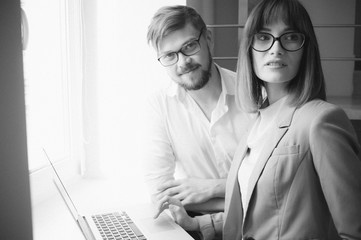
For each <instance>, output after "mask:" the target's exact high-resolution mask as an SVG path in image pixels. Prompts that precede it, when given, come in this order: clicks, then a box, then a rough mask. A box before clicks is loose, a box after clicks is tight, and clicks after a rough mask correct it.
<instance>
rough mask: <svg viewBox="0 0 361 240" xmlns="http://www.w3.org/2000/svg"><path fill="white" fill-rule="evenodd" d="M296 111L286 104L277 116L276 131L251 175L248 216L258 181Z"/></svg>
mask: <svg viewBox="0 0 361 240" xmlns="http://www.w3.org/2000/svg"><path fill="white" fill-rule="evenodd" d="M295 110H296V107H292V106H288V105H287V104H284V105H283V106H282V109H281V111H280V112H279V114H278V116H277V119H276V123H277V125H276V126H275V128H274V130H273V131H272V132H271V133H270V134H269V135H268V136H267V139H266V144H265V146H264V148H263V150H262V153H261V155H260V156H259V158H258V161H257V165H256V166H255V168H254V170H253V172H252V174H251V177H250V179H249V185H248V193H247V199H246V202H245V209H246V213H245V214H247V209H248V206H249V202H250V200H251V197H252V193H253V191H254V188H255V186H256V184H257V182H258V179H259V177H260V176H261V174H262V171H263V169H264V167H265V165H266V164H267V161H268V159H269V157H270V156H271V154H272V152H273V150H274V149H275V148H276V147H277V145H278V143H279V141H280V140H281V139H282V137H283V136H284V135H285V133H286V132H287V130H288V128H289V126H290V125H291V122H292V117H293V114H294V112H295Z"/></svg>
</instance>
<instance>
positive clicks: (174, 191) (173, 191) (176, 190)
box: [157, 186, 184, 199]
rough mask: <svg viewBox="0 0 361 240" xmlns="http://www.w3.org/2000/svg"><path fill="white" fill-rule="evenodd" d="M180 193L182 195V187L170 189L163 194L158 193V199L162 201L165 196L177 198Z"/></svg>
mask: <svg viewBox="0 0 361 240" xmlns="http://www.w3.org/2000/svg"><path fill="white" fill-rule="evenodd" d="M180 193H182V187H181V186H176V187H170V188H168V189H166V190H164V191H163V192H160V193H158V194H157V197H158V199H162V198H163V197H165V196H168V197H175V196H176V195H178V194H180ZM183 195H184V194H183Z"/></svg>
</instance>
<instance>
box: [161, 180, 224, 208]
mask: <svg viewBox="0 0 361 240" xmlns="http://www.w3.org/2000/svg"><path fill="white" fill-rule="evenodd" d="M225 185H226V180H225V179H196V178H188V179H179V180H171V181H168V182H166V183H164V184H162V185H161V186H159V188H158V190H159V193H158V194H157V196H156V198H157V199H158V201H160V200H162V199H164V198H165V197H173V198H175V199H177V200H179V201H180V202H181V204H182V205H183V206H186V205H188V204H197V203H204V202H206V201H208V200H210V199H211V198H216V197H220V198H224V194H225Z"/></svg>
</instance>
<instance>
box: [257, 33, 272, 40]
mask: <svg viewBox="0 0 361 240" xmlns="http://www.w3.org/2000/svg"><path fill="white" fill-rule="evenodd" d="M270 39H271V37H270V36H269V35H268V34H257V40H259V41H268V40H270Z"/></svg>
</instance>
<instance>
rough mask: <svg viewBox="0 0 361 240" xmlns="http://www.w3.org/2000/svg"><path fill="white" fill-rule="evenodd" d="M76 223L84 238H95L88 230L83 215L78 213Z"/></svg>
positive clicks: (90, 239) (88, 239) (87, 239)
mask: <svg viewBox="0 0 361 240" xmlns="http://www.w3.org/2000/svg"><path fill="white" fill-rule="evenodd" d="M77 222H78V224H79V227H80V229H81V231H82V232H83V234H84V237H85V239H86V240H96V239H95V237H94V235H93V233H92V231H91V230H90V227H89V225H88V222H87V221H86V219H85V218H84V217H83V216H80V215H78V221H77Z"/></svg>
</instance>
